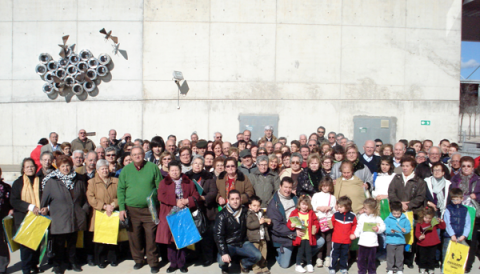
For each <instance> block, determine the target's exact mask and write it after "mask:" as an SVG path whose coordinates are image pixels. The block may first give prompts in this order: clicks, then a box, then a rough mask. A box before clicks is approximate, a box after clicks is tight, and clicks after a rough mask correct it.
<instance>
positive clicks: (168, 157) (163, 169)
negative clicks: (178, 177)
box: [159, 151, 173, 178]
mask: <svg viewBox="0 0 480 274" xmlns="http://www.w3.org/2000/svg"><path fill="white" fill-rule="evenodd" d="M172 160H173V156H172V154H171V153H170V152H168V151H164V152H163V153H162V155H160V165H161V166H160V167H159V168H160V173H162V177H163V178H165V177H166V176H167V175H168V163H170V162H171V161H172Z"/></svg>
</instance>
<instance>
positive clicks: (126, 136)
mask: <svg viewBox="0 0 480 274" xmlns="http://www.w3.org/2000/svg"><path fill="white" fill-rule="evenodd" d="M131 141H132V135H131V134H130V133H125V134H123V137H122V139H121V140H120V141H119V142H118V145H117V151H119V150H123V147H124V146H125V144H126V143H128V142H131Z"/></svg>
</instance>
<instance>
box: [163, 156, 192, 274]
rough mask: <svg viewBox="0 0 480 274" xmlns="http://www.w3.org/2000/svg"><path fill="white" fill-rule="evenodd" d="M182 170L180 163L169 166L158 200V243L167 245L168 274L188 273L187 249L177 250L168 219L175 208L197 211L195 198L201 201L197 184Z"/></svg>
mask: <svg viewBox="0 0 480 274" xmlns="http://www.w3.org/2000/svg"><path fill="white" fill-rule="evenodd" d="M181 170H182V165H181V163H180V162H178V161H171V162H170V163H169V164H168V176H167V177H165V179H163V180H162V181H161V182H160V184H159V185H158V200H159V201H160V203H161V205H160V212H159V214H158V215H159V216H158V217H159V220H160V223H159V224H158V228H157V238H156V242H157V243H160V244H166V245H167V251H168V260H169V261H170V267H169V268H168V269H167V273H172V272H174V271H176V270H177V269H180V271H181V272H182V273H186V272H188V269H187V267H185V255H186V252H185V249H184V248H183V249H179V250H177V247H176V245H175V242H174V241H173V237H172V233H171V232H170V228H169V226H168V223H167V218H166V217H167V216H168V214H170V211H171V210H172V209H173V208H174V207H178V208H180V209H182V208H185V207H188V208H190V210H192V209H195V201H194V198H195V199H196V200H197V201H199V200H200V195H199V194H198V192H197V189H196V188H195V184H194V183H193V182H192V181H191V180H190V179H189V178H188V177H187V176H186V175H184V174H182V173H181Z"/></svg>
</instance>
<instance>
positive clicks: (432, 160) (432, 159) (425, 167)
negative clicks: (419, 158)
mask: <svg viewBox="0 0 480 274" xmlns="http://www.w3.org/2000/svg"><path fill="white" fill-rule="evenodd" d="M441 155H442V151H441V150H440V148H439V147H431V148H430V150H429V151H428V159H427V160H426V161H425V162H423V163H421V164H419V165H417V168H416V169H415V175H417V176H418V177H420V178H421V179H425V178H427V177H430V176H432V166H433V164H436V163H441V164H442V168H443V172H445V175H443V177H445V179H447V180H450V171H449V170H448V168H447V166H445V164H443V162H442V160H441V159H440V157H441Z"/></svg>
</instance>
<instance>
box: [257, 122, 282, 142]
mask: <svg viewBox="0 0 480 274" xmlns="http://www.w3.org/2000/svg"><path fill="white" fill-rule="evenodd" d="M264 133H265V135H264V136H263V137H262V139H260V140H265V141H267V142H272V143H273V144H275V143H277V142H278V139H277V137H275V135H273V127H272V126H266V127H265V131H264Z"/></svg>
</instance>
